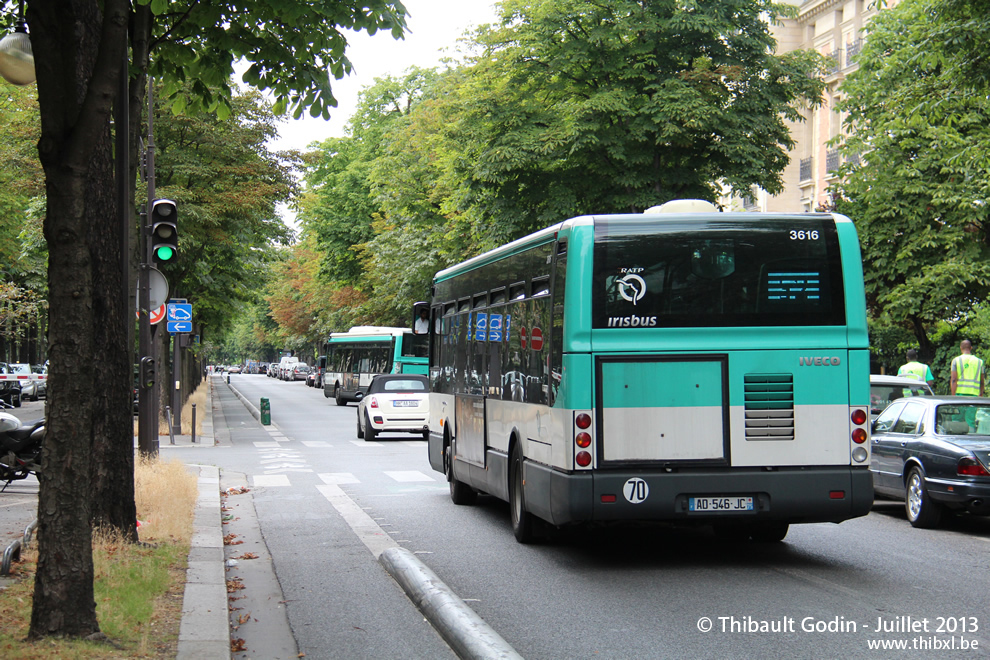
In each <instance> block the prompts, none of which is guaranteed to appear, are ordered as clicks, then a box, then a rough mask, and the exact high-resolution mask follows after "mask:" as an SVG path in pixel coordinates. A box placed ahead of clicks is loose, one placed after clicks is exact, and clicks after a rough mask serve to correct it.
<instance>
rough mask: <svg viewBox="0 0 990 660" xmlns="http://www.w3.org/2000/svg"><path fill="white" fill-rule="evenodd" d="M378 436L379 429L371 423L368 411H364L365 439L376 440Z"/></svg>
mask: <svg viewBox="0 0 990 660" xmlns="http://www.w3.org/2000/svg"><path fill="white" fill-rule="evenodd" d="M377 438H378V431H376V430H375V427H374V426H372V425H371V418H370V417H368V411H367V410H365V411H364V439H365V440H367V441H368V442H374V441H375V440H376V439H377Z"/></svg>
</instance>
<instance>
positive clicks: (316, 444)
mask: <svg viewBox="0 0 990 660" xmlns="http://www.w3.org/2000/svg"><path fill="white" fill-rule="evenodd" d="M302 443H303V444H304V445H306V446H307V447H331V448H332V447H333V445H331V444H330V443H328V442H327V441H326V440H303V441H302Z"/></svg>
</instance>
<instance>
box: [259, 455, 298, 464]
mask: <svg viewBox="0 0 990 660" xmlns="http://www.w3.org/2000/svg"><path fill="white" fill-rule="evenodd" d="M262 456H264V458H262V459H261V460H260V461H259V463H261V464H262V465H264V464H265V463H278V462H280V461H286V460H287V461H295V462H296V463H300V464H302V465H305V464H306V459H304V458H303V457H302V456H300V455H299V454H296V453H290V454H262Z"/></svg>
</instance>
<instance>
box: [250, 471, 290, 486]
mask: <svg viewBox="0 0 990 660" xmlns="http://www.w3.org/2000/svg"><path fill="white" fill-rule="evenodd" d="M251 481H253V482H254V485H255V487H258V488H276V487H279V486H289V485H290V484H289V477H288V476H287V475H284V474H256V475H254V476H252V477H251Z"/></svg>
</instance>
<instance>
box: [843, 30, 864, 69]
mask: <svg viewBox="0 0 990 660" xmlns="http://www.w3.org/2000/svg"><path fill="white" fill-rule="evenodd" d="M861 50H863V39H862V38H860V39H857V40H856V41H854V42H852V43H850V44H846V68H847V69H848V68H849V67H851V66H852V65H853V64H855V61H854V60H855V59H856V56H857V55H859V51H861Z"/></svg>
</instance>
